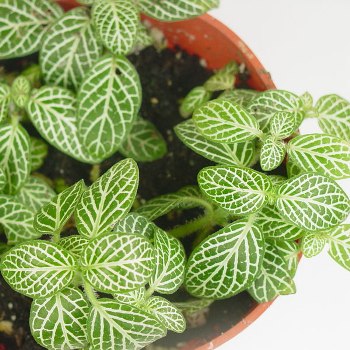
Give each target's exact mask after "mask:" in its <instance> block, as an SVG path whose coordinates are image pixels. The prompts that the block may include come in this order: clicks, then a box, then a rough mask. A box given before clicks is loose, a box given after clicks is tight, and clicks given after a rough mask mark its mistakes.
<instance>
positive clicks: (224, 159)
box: [175, 119, 255, 167]
mask: <svg viewBox="0 0 350 350" xmlns="http://www.w3.org/2000/svg"><path fill="white" fill-rule="evenodd" d="M175 132H176V135H177V136H178V138H179V139H180V140H181V141H182V142H183V143H184V144H185V145H186V146H187V147H189V148H191V149H192V150H193V151H194V152H196V153H198V154H200V155H201V156H203V157H205V158H207V159H209V160H211V161H213V162H215V163H219V164H224V165H238V166H242V167H245V166H249V165H250V164H251V163H252V161H253V159H254V156H255V141H246V142H237V143H232V144H224V143H217V142H213V141H210V140H207V139H206V138H205V137H203V136H202V135H201V134H200V133H199V131H198V130H197V129H196V127H195V125H194V122H193V120H191V119H190V120H186V121H185V122H183V123H180V124H178V125H176V127H175Z"/></svg>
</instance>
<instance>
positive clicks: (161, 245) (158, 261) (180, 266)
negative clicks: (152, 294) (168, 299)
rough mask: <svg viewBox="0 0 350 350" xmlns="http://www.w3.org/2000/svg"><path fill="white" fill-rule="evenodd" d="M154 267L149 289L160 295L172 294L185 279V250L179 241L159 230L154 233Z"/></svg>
mask: <svg viewBox="0 0 350 350" xmlns="http://www.w3.org/2000/svg"><path fill="white" fill-rule="evenodd" d="M153 244H154V248H155V267H154V271H153V274H152V277H151V280H150V282H149V285H150V288H151V289H152V290H155V291H157V292H159V293H161V294H173V293H175V292H176V291H177V290H178V289H179V288H180V286H181V285H182V283H183V281H184V277H185V259H186V256H185V250H184V248H183V246H182V244H181V243H180V241H179V240H178V239H176V238H174V237H172V236H170V235H168V234H167V233H166V232H165V231H163V230H161V229H160V228H156V229H155V231H154V237H153Z"/></svg>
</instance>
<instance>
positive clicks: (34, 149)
mask: <svg viewBox="0 0 350 350" xmlns="http://www.w3.org/2000/svg"><path fill="white" fill-rule="evenodd" d="M30 145H31V147H30V148H31V156H30V160H31V163H32V168H31V170H32V171H35V170H38V169H39V168H41V166H42V165H43V164H44V160H45V158H46V156H47V153H48V147H47V144H46V143H45V142H44V141H42V140H41V139H37V138H35V137H31V138H30Z"/></svg>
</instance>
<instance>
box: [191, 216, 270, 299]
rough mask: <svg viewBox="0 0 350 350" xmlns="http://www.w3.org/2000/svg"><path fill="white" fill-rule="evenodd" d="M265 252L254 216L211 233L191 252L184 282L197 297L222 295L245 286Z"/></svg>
mask: <svg viewBox="0 0 350 350" xmlns="http://www.w3.org/2000/svg"><path fill="white" fill-rule="evenodd" d="M263 255H264V238H263V235H262V233H261V231H260V229H259V228H258V226H256V225H255V224H254V222H253V218H248V219H242V220H238V221H236V222H234V223H232V224H230V225H228V226H226V227H225V228H223V229H222V230H220V231H218V232H216V233H214V234H212V235H211V236H209V237H208V238H206V239H205V240H204V241H203V242H201V243H200V244H199V245H198V246H197V247H196V248H195V249H194V251H193V253H192V254H191V256H190V258H189V260H188V263H187V268H186V279H185V286H186V288H187V290H188V292H189V293H190V294H192V295H194V296H196V297H203V298H212V299H224V298H229V297H231V296H233V295H235V294H238V293H240V292H241V291H243V290H245V289H246V288H248V287H249V286H250V285H251V283H252V282H253V280H254V279H255V278H256V276H257V274H258V272H259V270H260V266H261V262H262V258H263Z"/></svg>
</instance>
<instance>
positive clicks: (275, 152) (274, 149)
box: [260, 136, 286, 171]
mask: <svg viewBox="0 0 350 350" xmlns="http://www.w3.org/2000/svg"><path fill="white" fill-rule="evenodd" d="M285 155H286V145H285V143H284V142H283V141H280V140H276V139H275V137H273V136H270V137H267V138H266V139H265V140H264V142H263V146H262V148H261V153H260V166H261V169H262V170H264V171H271V170H274V169H276V168H277V167H278V166H280V165H281V164H282V162H283V160H284V157H285Z"/></svg>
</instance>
